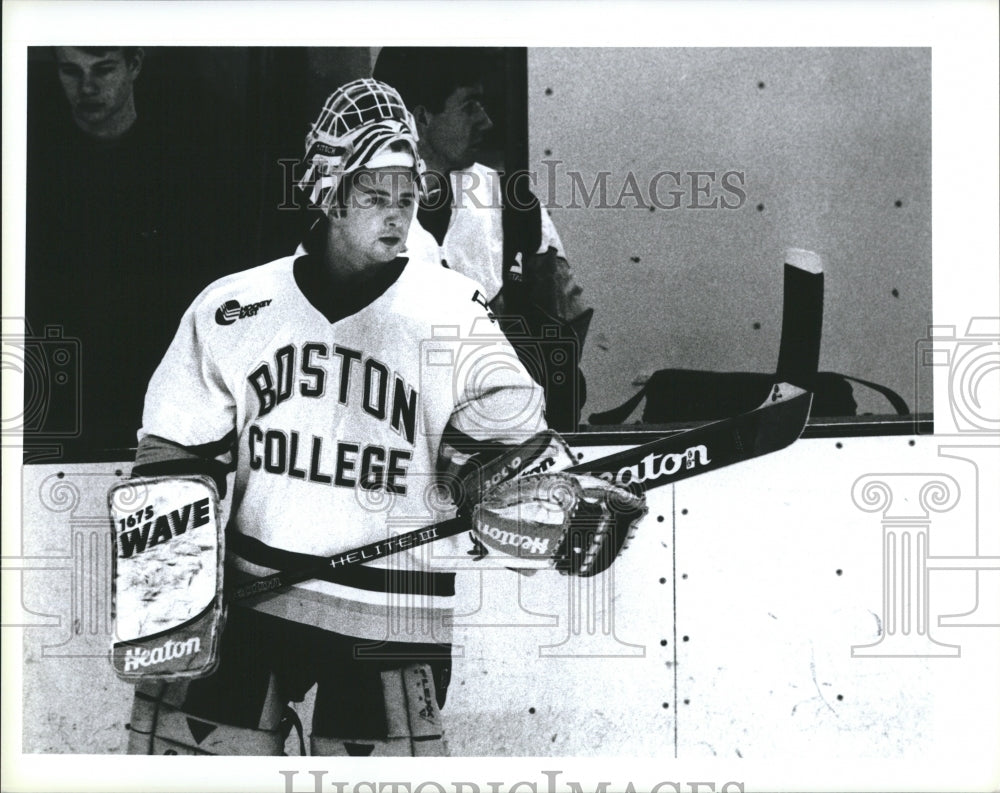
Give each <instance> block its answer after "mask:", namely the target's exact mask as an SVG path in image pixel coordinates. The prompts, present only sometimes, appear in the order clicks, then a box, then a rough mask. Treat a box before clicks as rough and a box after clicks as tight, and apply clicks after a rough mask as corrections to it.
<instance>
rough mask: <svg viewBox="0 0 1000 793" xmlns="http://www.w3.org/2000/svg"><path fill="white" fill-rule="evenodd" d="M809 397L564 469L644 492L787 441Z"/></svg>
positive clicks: (273, 583)
mask: <svg viewBox="0 0 1000 793" xmlns="http://www.w3.org/2000/svg"><path fill="white" fill-rule="evenodd" d="M811 404H812V394H811V393H810V392H809V391H806V390H804V389H802V388H799V387H798V386H793V385H790V384H788V383H778V384H776V385H775V386H774V388H773V389H772V390H771V394H770V395H769V396H768V398H767V400H766V401H765V402H764V403H763V404H762V405H760V406H759V407H757V408H754V409H753V410H751V411H748V412H746V413H741V414H740V415H738V416H733V417H732V418H728V419H722V420H721V421H714V422H711V423H709V424H705V425H703V426H700V427H695V428H693V429H690V430H685V431H683V432H679V433H676V434H674V435H667V436H665V437H663V438H657V439H656V440H654V441H651V442H649V443H645V444H642V445H640V446H636V447H635V448H632V449H626V450H625V451H622V452H617V453H615V454H610V455H607V456H606V457H601V458H598V459H596V460H591V461H589V462H584V463H580V464H578V465H575V466H573V467H571V468H568V469H567V472H569V473H580V474H583V473H588V474H594V475H596V476H601V477H602V478H605V479H608V480H609V481H613V482H616V483H618V484H621V485H624V486H626V487H629V488H638V489H641V490H643V491H645V490H650V489H652V488H654V487H660V486H662V485H667V484H673V483H674V482H679V481H681V480H683V479H688V478H690V477H692V476H697V475H699V474H704V473H708V472H709V471H715V470H718V469H719V468H724V467H726V466H729V465H733V464H734V463H739V462H743V461H745V460H751V459H753V458H755V457H761V456H762V455H765V454H770V453H771V452H776V451H778V450H779V449H784V448H785V447H787V446H789V445H791V444H792V443H793V442H794V441H795V440H796V439H798V437H799V435H801V434H802V430H803V429H805V425H806V421H807V420H808V418H809V407H810V405H811ZM469 528H470V526H469V522H468V519H467V518H465V517H456V518H451V519H449V520H445V521H441V522H440V523H434V524H431V525H429V526H424V527H422V528H419V529H414V530H412V531H408V532H405V533H403V534H398V535H396V536H394V537H387V538H386V539H384V540H378V541H377V542H373V543H369V544H368V545H362V546H360V547H358V548H353V549H352V550H349V551H342V552H340V553H337V554H334V555H333V556H329V557H327V558H326V559H324V560H323V562H322V563H318V564H316V565H312V566H308V567H303V568H302V569H299V570H285V571H280V572H277V573H272V574H271V575H268V576H263V577H261V578H258V579H256V580H254V581H250V582H248V583H245V584H242V585H239V586H236V587H233V588H232V589H231V591H230V592H229V598H230V602H232V601H237V600H243V599H245V598H249V597H253V596H255V595H260V594H263V593H265V592H271V591H273V590H275V589H281V588H282V587H286V586H290V585H292V584H297V583H299V582H301V581H307V580H309V579H311V578H315V577H316V575H317V574H319V573H321V572H323V571H324V570H328V569H330V568H333V569H338V568H343V567H349V566H351V565H355V564H362V563H364V562H371V561H374V560H375V559H382V558H383V557H386V556H389V555H391V554H394V553H397V552H398V551H402V550H404V549H407V548H416V547H417V546H420V545H424V544H426V543H429V542H433V541H434V540H439V539H442V538H444V537H452V536H454V535H456V534H461V533H462V532H464V531H468V530H469Z"/></svg>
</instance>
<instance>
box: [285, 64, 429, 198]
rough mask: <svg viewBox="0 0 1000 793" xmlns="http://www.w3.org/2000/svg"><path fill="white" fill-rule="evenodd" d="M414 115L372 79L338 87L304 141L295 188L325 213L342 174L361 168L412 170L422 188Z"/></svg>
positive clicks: (395, 93) (393, 90)
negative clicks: (302, 164) (302, 166)
mask: <svg viewBox="0 0 1000 793" xmlns="http://www.w3.org/2000/svg"><path fill="white" fill-rule="evenodd" d="M417 140H418V135H417V126H416V124H415V123H414V120H413V115H412V114H411V113H410V111H409V110H407V109H406V106H405V105H404V104H403V100H402V99H401V98H400V96H399V94H398V93H397V92H396V89H394V88H393V87H392V86H389V85H386V84H385V83H382V82H379V81H378V80H372V79H368V78H365V79H361V80H354V81H353V82H350V83H347V84H346V85H342V86H341V87H340V88H338V89H337V90H336V91H334V92H333V93H332V94H331V95H330V96H329V98H328V99H327V100H326V104H325V105H324V106H323V110H322V111H321V112H320V114H319V118H318V119H316V123H315V124H313V126H312V129H310V130H309V133H308V134H307V135H306V155H305V162H306V172H305V174H304V175H303V177H302V179H300V180H299V183H298V184H299V187H300V188H301V189H302V190H303V191H305V193H306V194H307V195H308V196H309V201H310V203H311V204H312V205H313V206H316V207H318V208H320V209H322V210H323V212H324V213H329V212H330V210H331V209H332V208H334V206H335V203H336V195H337V187H338V186H339V184H340V182H341V179H342V178H343V177H344V175H345V174H348V173H351V172H352V171H357V170H359V169H361V168H368V169H372V168H386V167H390V166H396V167H408V168H413V169H414V170H415V171H416V173H417V181H418V183H421V184H422V181H423V178H422V177H423V173H424V163H423V161H422V160H421V159H420V155H419V154H418V152H417Z"/></svg>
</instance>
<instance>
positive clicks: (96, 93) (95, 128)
mask: <svg viewBox="0 0 1000 793" xmlns="http://www.w3.org/2000/svg"><path fill="white" fill-rule="evenodd" d="M143 55H144V53H143V50H142V49H141V48H139V47H56V48H55V57H56V69H57V71H58V75H59V82H60V83H62V88H63V92H64V93H65V94H66V99H67V101H68V102H69V107H70V112H71V113H72V115H73V121H74V123H75V124H76V125H77V127H79V128H80V130H81V131H83V132H84V133H85V134H87V135H90V136H91V137H94V138H99V139H102V140H114V139H116V138H119V137H121V136H122V135H124V134H125V133H126V132H128V130H129V129H131V128H132V125H133V124H134V123H135V120H136V117H137V116H136V110H135V95H134V93H133V87H134V83H135V80H136V78H137V77H138V76H139V72H140V71H141V70H142V60H143Z"/></svg>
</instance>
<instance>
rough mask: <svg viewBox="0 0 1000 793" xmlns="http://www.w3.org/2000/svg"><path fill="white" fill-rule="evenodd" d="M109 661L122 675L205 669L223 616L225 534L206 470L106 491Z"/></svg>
mask: <svg viewBox="0 0 1000 793" xmlns="http://www.w3.org/2000/svg"><path fill="white" fill-rule="evenodd" d="M108 511H109V514H110V516H111V537H112V545H113V549H114V551H113V554H112V575H111V586H112V590H111V603H112V606H111V608H112V611H111V615H112V620H113V622H114V632H113V637H112V645H111V663H112V666H113V667H114V670H115V673H116V674H117V675H118V677H120V678H121V679H123V680H126V681H131V682H136V681H139V680H150V679H153V680H157V679H159V680H172V679H181V678H194V677H204V676H205V675H209V674H211V673H212V672H213V671H215V668H216V666H217V665H218V660H219V659H218V652H219V639H220V636H221V634H222V626H223V621H224V618H225V612H224V606H223V599H222V586H223V574H222V571H223V555H224V552H225V547H224V535H223V532H222V527H221V525H220V517H219V495H218V490H217V489H216V486H215V483H214V482H213V481H212V479H211V478H210V477H207V476H200V475H192V476H151V477H137V478H135V479H130V480H128V481H125V482H121V483H120V484H117V485H115V486H114V487H112V488H111V490H110V491H109V492H108Z"/></svg>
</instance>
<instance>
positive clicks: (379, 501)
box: [109, 79, 644, 756]
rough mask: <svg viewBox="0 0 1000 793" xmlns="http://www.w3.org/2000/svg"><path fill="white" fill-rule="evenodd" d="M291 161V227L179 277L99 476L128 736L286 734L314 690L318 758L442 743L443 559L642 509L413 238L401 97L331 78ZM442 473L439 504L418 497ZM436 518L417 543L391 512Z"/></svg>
mask: <svg viewBox="0 0 1000 793" xmlns="http://www.w3.org/2000/svg"><path fill="white" fill-rule="evenodd" d="M305 163H306V165H307V168H306V171H305V173H304V174H303V176H302V179H301V182H300V187H301V190H302V194H303V195H304V196H305V197H306V198H307V199H308V203H309V209H308V212H309V213H310V217H311V226H310V230H309V231H308V232H307V234H306V235H305V239H304V240H303V244H302V247H301V249H300V250H299V251H298V252H297V253H295V254H294V255H291V256H287V257H284V258H282V259H278V260H275V261H273V262H270V263H268V264H264V265H261V266H258V267H254V268H252V269H250V270H246V271H243V272H239V273H235V274H233V275H230V276H227V277H225V278H223V279H220V280H218V281H216V282H214V283H213V284H210V285H209V286H208V287H206V288H205V290H203V292H202V293H201V294H200V295H199V296H198V297H197V298H196V299H195V301H194V302H193V303H192V305H191V306H190V307H189V308H188V310H187V311H186V312H185V314H184V316H183V317H182V318H181V320H180V325H179V328H178V331H177V333H176V335H175V337H174V339H173V341H172V343H171V345H170V347H169V348H168V350H167V352H166V354H165V355H164V358H163V359H162V361H161V362H160V364H159V366H158V368H157V369H156V372H155V373H154V375H153V377H152V380H151V381H150V384H149V387H148V389H147V393H146V399H145V406H144V411H143V426H142V428H141V430H140V431H139V436H138V437H139V445H138V450H137V454H136V460H135V465H134V467H133V470H132V475H133V477H134V478H133V479H131V480H129V481H127V482H123V483H122V484H121V485H120V486H118V487H116V488H115V489H114V490H113V491H112V493H111V494H110V498H109V504H110V509H111V518H112V521H113V532H114V547H115V553H116V556H115V576H114V586H115V597H114V608H115V623H116V626H115V629H116V633H117V636H116V641H115V643H114V647H113V651H112V658H113V661H114V665H115V669H116V671H117V673H118V674H119V676H121V677H122V678H124V679H126V680H129V681H132V682H135V683H136V692H135V700H134V706H133V711H132V716H131V719H130V722H129V725H130V726H129V730H130V734H129V751H130V752H131V753H139V754H147V753H151V754H251V755H277V754H281V753H282V752H283V750H284V746H285V742H286V739H288V737H289V735H290V730H291V729H292V728H293V727H295V726H296V718H295V714H294V711H293V710H291V709H290V707H289V706H290V704H291V703H295V702H300V701H302V699H303V698H304V696H305V694H306V693H307V692H308V691H310V690H311V689H312V688H313V687H314V686H315V688H316V695H315V701H314V707H313V721H312V725H311V730H310V737H309V749H310V752H311V753H312V754H317V755H403V756H411V755H442V754H445V753H446V752H447V747H446V743H445V740H444V731H443V728H442V725H441V718H440V709H441V707H442V706H443V705H444V702H445V697H446V693H447V688H448V682H449V679H450V671H451V644H450V624H449V620H448V617H450V614H451V609H452V606H451V604H452V601H453V597H454V592H455V584H454V579H455V570H454V569H446V568H445V569H443V568H442V565H440V564H438V559H440V558H442V557H449V558H452V559H461V560H462V564H463V565H466V566H467V565H468V564H475V562H474V561H472V560H473V559H474V557H473V556H470V555H469V554H468V551H469V550H470V547H471V543H472V542H473V539H472V538H474V542H475V548H473V550H474V551H475V554H474V556H475V557H482V556H483V555H484V552H485V553H488V554H489V555H490V558H491V559H497V558H499V559H502V560H503V562H502V566H503V567H510V568H513V569H518V570H526V569H527V570H530V569H538V568H540V567H551V568H554V569H555V570H556V571H558V572H561V573H565V574H569V575H584V576H587V575H595V574H598V573H599V572H601V571H602V570H604V569H606V568H607V566H608V565H610V564H611V563H612V562H613V560H614V558H615V557H616V555H617V554H618V552H619V551H620V550H621V548H622V547H623V546H624V544H625V542H626V540H627V537H628V535H629V533H630V531H631V530H632V529H633V528H634V526H635V523H636V522H637V521H638V520H639V519H640V517H641V516H642V514H643V512H644V501H643V498H642V496H641V495H635V494H632V493H630V492H629V491H628V490H626V489H624V488H621V487H618V486H617V485H614V484H610V483H608V482H605V481H603V480H601V479H596V478H591V477H586V476H579V475H576V474H570V473H566V472H565V471H564V470H563V471H562V472H561V473H560V470H561V469H565V468H567V467H568V466H569V465H570V464H571V463H572V462H573V460H572V455H571V454H570V453H569V451H568V449H567V448H566V446H565V444H564V443H563V442H562V441H561V439H560V438H559V437H558V436H557V435H555V434H554V433H551V432H548V431H547V428H546V422H545V414H544V400H543V398H542V394H541V389H540V387H539V386H538V385H537V383H536V382H535V381H534V380H533V379H532V377H531V376H530V375H529V373H528V372H527V371H526V370H525V368H524V366H523V365H522V364H521V363H520V362H519V360H518V357H517V355H516V353H515V351H514V350H513V348H512V347H511V346H510V344H509V342H507V341H506V339H505V338H504V337H503V335H502V333H499V331H495V332H494V333H493V336H492V337H491V338H490V339H489V341H488V343H484V342H483V340H482V339H474V340H473V341H472V342H470V340H469V334H470V333H471V329H473V328H474V327H476V326H477V325H478V326H480V327H486V328H491V327H495V320H494V318H493V317H492V315H491V314H490V312H489V311H488V310H487V308H486V307H484V306H483V305H482V301H481V298H479V299H477V298H478V290H477V285H476V284H475V282H473V281H471V280H470V279H468V278H466V277H465V276H462V275H460V274H458V273H456V272H453V271H450V270H448V269H446V268H444V267H441V266H440V262H439V261H429V260H424V259H420V258H418V257H417V256H416V255H415V254H414V255H413V258H412V259H410V258H409V257H408V256H407V255H406V253H407V252H406V250H405V249H406V240H407V232H408V228H409V224H410V223H411V222H412V221H413V218H414V214H415V211H416V205H417V202H418V200H419V197H420V194H421V185H422V182H421V176H422V173H423V162H422V160H421V159H420V156H419V153H418V149H417V130H416V126H415V123H414V120H413V117H412V116H411V114H410V113H409V112H408V111H407V109H406V108H405V107H404V106H403V104H402V102H401V100H400V98H399V96H398V94H397V93H396V92H395V91H394V90H393V89H392V88H391V87H390V86H387V85H384V84H382V83H379V82H377V81H375V80H370V79H364V80H356V81H354V82H352V83H348V84H347V85H345V86H342V87H341V88H339V89H338V90H337V91H335V92H334V93H333V94H332V95H331V96H330V97H329V99H328V100H327V102H326V105H325V106H324V108H323V110H322V111H321V113H320V115H319V117H318V119H317V121H316V123H315V124H314V125H313V126H312V128H311V130H310V131H309V133H308V134H307V136H306V148H305ZM248 307H249V308H252V310H246V309H248ZM442 326H444V327H454V328H457V329H460V330H461V333H459V334H458V335H457V336H456V337H450V336H447V335H445V336H442V335H441V334H439V333H438V329H439V328H440V327H442ZM487 335H488V334H487ZM473 342H474V343H473ZM498 356H499V357H501V358H502V359H503V362H504V365H503V366H499V367H497V366H493V365H492V364H493V363H494V362H496V361H497V360H498ZM476 372H481V373H483V374H484V376H483V377H479V376H476V374H475V373H476ZM526 439H530V440H527V441H526ZM432 478H435V479H437V480H439V481H436V482H435V483H434V484H435V487H439V486H440V485H442V484H443V485H444V486H446V488H447V489H448V490H450V491H451V492H452V494H453V496H454V499H455V501H451V502H447V506H439V505H436V504H435V505H430V506H429V504H428V502H429V501H430V500H432V499H430V498H429V496H428V493H429V492H430V490H429V485H430V484H431V479H432ZM227 491H229V492H228V495H227ZM220 499H226V500H225V501H220ZM223 511H225V512H226V513H227V515H228V517H227V519H226V523H225V526H224V527H223V525H222V517H221V515H222V513H223ZM449 516H451V520H452V521H453V523H452V524H451V525H452V526H453V527H458V528H456V529H455V530H454V531H453V532H451V533H450V534H449V536H444V535H438V534H436V533H434V532H432V531H430V530H428V532H427V533H426V536H427V537H428V538H430V537H438V536H440V539H439V540H437V541H435V542H434V544H433V549H434V550H433V552H431V551H429V550H428V549H429V548H430V547H431V546H428V548H422V547H417V546H418V543H417V542H415V541H413V538H412V536H410V535H409V534H407V533H406V532H405V529H409V528H412V527H413V526H414V525H420V521H423V522H424V523H428V522H430V523H434V522H436V521H440V520H442V519H443V518H448V517H449ZM399 526H403V529H402V530H400V529H399V528H398V527H399ZM401 531H402V533H401ZM423 551H428V552H427V553H423ZM452 567H454V565H452ZM303 571H304V572H303ZM237 593H238V594H239V597H237ZM300 735H301V733H300ZM300 749H301V751H303V753H304V752H305V741H304V738H303V739H302V740H301V743H300Z"/></svg>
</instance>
